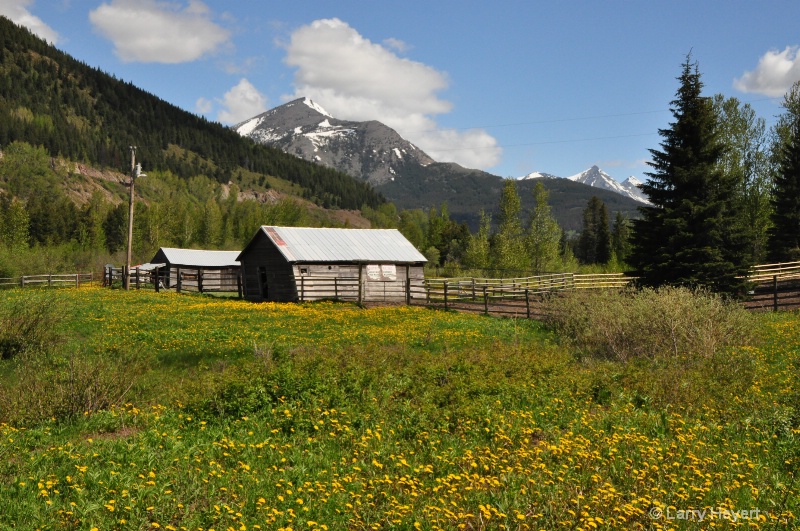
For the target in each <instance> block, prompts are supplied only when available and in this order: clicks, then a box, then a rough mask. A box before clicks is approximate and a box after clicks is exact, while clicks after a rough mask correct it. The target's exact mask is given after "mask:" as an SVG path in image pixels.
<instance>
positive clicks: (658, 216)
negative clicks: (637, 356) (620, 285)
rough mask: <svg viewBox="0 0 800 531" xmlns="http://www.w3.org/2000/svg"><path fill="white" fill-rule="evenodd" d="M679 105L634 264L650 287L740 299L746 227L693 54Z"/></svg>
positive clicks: (660, 153) (648, 186)
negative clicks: (722, 163) (699, 290)
mask: <svg viewBox="0 0 800 531" xmlns="http://www.w3.org/2000/svg"><path fill="white" fill-rule="evenodd" d="M678 79H679V81H680V87H679V88H678V91H677V94H676V98H675V100H673V101H672V104H671V105H672V114H673V117H674V119H675V121H674V122H672V123H671V124H670V127H669V128H667V129H660V130H659V133H660V134H661V136H662V139H663V140H662V143H661V149H660V150H657V149H651V150H650V152H651V154H652V156H653V162H651V163H650V165H651V166H652V168H653V171H652V172H651V173H648V174H647V175H648V177H649V178H648V180H647V181H646V182H645V183H644V184H643V185H642V191H643V192H644V193H645V194H646V195H647V196H648V199H649V200H650V202H651V203H652V206H647V207H642V208H640V211H641V213H642V218H641V219H638V220H634V225H633V230H634V246H633V250H632V253H631V256H630V258H629V261H630V263H631V265H632V266H633V267H634V268H635V270H636V274H637V276H638V277H639V281H640V282H641V283H642V284H643V285H647V286H655V287H657V286H662V285H665V284H669V285H680V286H687V287H705V288H708V289H711V290H713V291H718V292H724V293H730V294H733V293H737V292H738V291H740V290H741V289H742V288H743V280H741V279H740V278H737V277H740V276H742V275H744V274H745V273H746V272H747V270H748V269H749V266H750V262H749V257H748V253H747V242H746V239H745V237H746V235H745V234H744V231H743V230H742V225H741V223H739V221H738V215H739V213H738V212H737V211H736V209H735V204H736V201H735V199H736V195H735V194H736V179H735V177H733V176H731V175H730V174H727V173H725V172H724V171H722V169H721V167H720V161H721V158H722V156H723V151H724V145H723V143H722V142H721V141H720V138H719V131H718V127H717V125H718V121H717V117H716V115H715V113H714V108H713V104H712V103H711V101H709V99H707V98H704V97H702V95H701V92H702V87H703V84H702V81H701V75H700V72H699V70H698V67H697V63H692V62H690V57H688V56H687V58H686V61H685V62H684V64H683V67H682V72H681V75H680V77H679V78H678Z"/></svg>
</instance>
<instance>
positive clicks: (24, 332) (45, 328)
mask: <svg viewBox="0 0 800 531" xmlns="http://www.w3.org/2000/svg"><path fill="white" fill-rule="evenodd" d="M67 310H68V308H66V307H65V305H64V304H63V303H60V302H57V301H56V300H54V299H53V298H52V297H49V296H48V294H47V293H36V294H32V293H26V296H25V297H24V298H19V299H12V300H11V302H10V304H8V305H7V306H4V307H0V359H4V360H6V359H10V358H13V357H14V356H16V355H18V354H21V353H24V352H34V351H44V350H48V349H51V348H53V347H54V346H56V345H57V344H58V343H60V341H61V336H60V334H59V333H58V324H59V323H60V322H61V321H62V320H63V319H64V318H65V317H66V316H67V315H68V312H67Z"/></svg>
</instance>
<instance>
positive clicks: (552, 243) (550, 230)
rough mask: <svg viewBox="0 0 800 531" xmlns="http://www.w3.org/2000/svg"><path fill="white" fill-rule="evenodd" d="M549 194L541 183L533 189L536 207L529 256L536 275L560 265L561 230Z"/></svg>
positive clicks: (529, 229)
mask: <svg viewBox="0 0 800 531" xmlns="http://www.w3.org/2000/svg"><path fill="white" fill-rule="evenodd" d="M548 198H549V193H548V192H547V190H546V189H545V187H544V185H543V184H542V183H541V182H537V183H536V185H535V186H534V188H533V202H534V207H533V211H532V212H531V220H530V225H529V227H528V234H527V247H528V256H529V257H530V266H531V269H532V270H533V272H534V273H537V274H538V273H544V272H545V271H553V270H554V269H557V268H558V266H559V265H560V264H559V262H560V253H559V243H560V241H561V228H560V227H559V226H558V222H557V221H556V220H555V218H554V217H553V215H552V214H551V212H550V205H549V204H548V202H547V200H548Z"/></svg>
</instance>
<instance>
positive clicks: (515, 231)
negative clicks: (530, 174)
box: [492, 179, 530, 275]
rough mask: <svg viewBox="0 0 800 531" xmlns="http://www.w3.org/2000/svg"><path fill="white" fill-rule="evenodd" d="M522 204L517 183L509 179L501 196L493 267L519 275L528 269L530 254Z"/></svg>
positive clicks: (493, 246) (493, 249)
mask: <svg viewBox="0 0 800 531" xmlns="http://www.w3.org/2000/svg"><path fill="white" fill-rule="evenodd" d="M520 208H521V203H520V199H519V194H517V187H516V183H515V182H514V181H513V180H511V179H507V180H506V181H505V184H504V185H503V191H502V194H501V196H500V208H499V211H500V215H499V218H500V219H499V222H500V224H499V226H498V229H497V234H495V237H494V240H493V245H492V259H493V263H492V267H493V268H494V269H499V270H501V274H502V272H503V271H507V272H508V273H509V274H512V275H514V274H519V273H521V272H522V271H523V270H526V269H528V267H529V264H530V262H529V260H528V253H527V252H526V249H525V235H524V232H523V230H522V222H521V221H520V218H519V215H520Z"/></svg>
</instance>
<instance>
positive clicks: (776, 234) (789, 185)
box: [769, 81, 800, 262]
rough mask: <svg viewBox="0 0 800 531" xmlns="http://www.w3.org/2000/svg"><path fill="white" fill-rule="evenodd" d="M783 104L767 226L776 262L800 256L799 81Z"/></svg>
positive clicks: (773, 258)
mask: <svg viewBox="0 0 800 531" xmlns="http://www.w3.org/2000/svg"><path fill="white" fill-rule="evenodd" d="M783 106H784V108H785V109H786V113H785V114H784V115H783V116H781V119H780V122H779V127H781V128H782V129H781V130H779V131H778V134H777V135H776V136H777V137H778V140H777V142H776V147H775V152H776V155H777V158H778V170H777V173H776V175H775V178H774V190H773V195H772V206H773V211H772V227H771V228H770V229H769V258H770V260H773V261H775V262H788V261H793V260H800V81H798V82H797V83H795V84H794V86H793V87H792V89H791V90H790V91H789V92H788V93H787V94H786V99H785V100H784V102H783Z"/></svg>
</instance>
